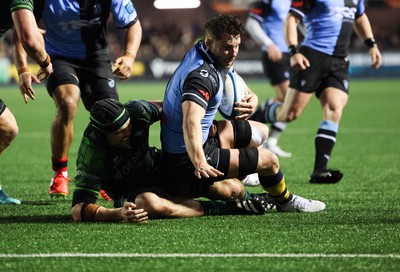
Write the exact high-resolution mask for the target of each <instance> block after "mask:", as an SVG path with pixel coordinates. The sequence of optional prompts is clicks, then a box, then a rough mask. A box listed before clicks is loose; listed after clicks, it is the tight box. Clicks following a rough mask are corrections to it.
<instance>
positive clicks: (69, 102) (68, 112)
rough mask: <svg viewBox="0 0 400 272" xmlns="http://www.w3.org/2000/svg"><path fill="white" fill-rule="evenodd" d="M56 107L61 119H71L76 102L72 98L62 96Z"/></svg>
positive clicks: (73, 115) (76, 105) (75, 110)
mask: <svg viewBox="0 0 400 272" xmlns="http://www.w3.org/2000/svg"><path fill="white" fill-rule="evenodd" d="M57 109H58V112H59V114H60V115H61V116H62V118H63V119H65V120H67V119H73V118H74V117H75V114H76V112H77V110H78V103H77V102H76V101H75V100H74V99H73V98H64V99H62V100H61V101H60V102H59V103H57Z"/></svg>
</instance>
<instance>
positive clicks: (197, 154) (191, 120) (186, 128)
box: [182, 100, 223, 179]
mask: <svg viewBox="0 0 400 272" xmlns="http://www.w3.org/2000/svg"><path fill="white" fill-rule="evenodd" d="M182 112H183V124H182V128H183V136H184V140H185V146H186V151H187V153H188V154H189V157H190V160H191V161H192V164H193V165H194V168H195V170H194V174H195V176H196V177H197V178H199V179H201V178H209V177H217V176H218V175H223V173H221V172H220V171H218V170H217V169H215V168H214V167H212V166H211V165H209V164H208V163H207V160H206V156H205V155H204V150H203V141H202V131H201V119H202V118H203V117H204V114H205V110H204V108H203V107H201V106H200V105H198V104H197V103H195V102H193V101H190V100H186V101H184V102H183V103H182Z"/></svg>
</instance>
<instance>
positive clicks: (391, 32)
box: [0, 0, 400, 84]
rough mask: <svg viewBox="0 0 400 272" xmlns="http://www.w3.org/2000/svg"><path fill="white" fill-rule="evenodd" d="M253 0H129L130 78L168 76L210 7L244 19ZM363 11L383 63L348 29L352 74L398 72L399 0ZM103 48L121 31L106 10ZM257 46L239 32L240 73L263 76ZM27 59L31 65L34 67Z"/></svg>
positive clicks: (7, 78) (0, 69) (4, 58)
mask: <svg viewBox="0 0 400 272" xmlns="http://www.w3.org/2000/svg"><path fill="white" fill-rule="evenodd" d="M253 1H254V0H194V2H195V5H196V4H197V6H198V7H197V8H185V9H176V8H173V9H157V8H156V7H155V6H156V5H157V3H156V2H158V3H161V4H162V2H167V4H168V3H169V4H172V3H173V4H179V3H184V4H188V3H189V2H190V1H189V0H164V1H163V0H152V1H149V0H133V3H134V5H135V7H136V9H137V11H138V14H139V18H140V20H141V24H142V28H143V38H142V43H141V47H140V50H139V52H138V57H137V59H136V63H135V67H134V72H133V73H134V74H133V77H132V79H131V80H135V79H146V80H152V79H164V80H165V79H168V78H169V76H170V75H171V73H172V72H173V71H174V69H175V67H176V66H177V65H178V63H179V60H180V59H181V58H182V57H183V54H184V53H185V52H186V51H187V49H189V48H190V46H192V44H193V43H194V42H195V41H196V40H197V39H198V38H200V37H201V35H202V30H203V24H204V22H205V21H206V20H207V18H209V17H210V16H211V15H213V14H215V13H230V14H237V16H239V18H241V19H242V21H243V22H245V21H246V18H247V14H248V9H249V6H250V4H251V3H252V2H253ZM365 4H366V8H367V10H366V13H367V15H368V17H369V19H370V21H371V24H372V27H373V31H374V34H375V38H376V40H377V42H378V45H379V47H380V49H381V51H382V53H383V66H382V67H381V69H379V70H377V71H373V70H372V69H371V68H370V66H369V64H370V60H369V56H368V53H367V48H366V47H365V45H364V44H363V42H362V41H361V40H360V39H358V37H356V35H355V34H354V35H353V39H352V42H351V54H350V56H349V58H350V62H351V74H352V77H398V76H399V75H400V16H399V15H400V0H365ZM108 28H109V31H108V41H109V51H110V54H111V56H112V57H113V58H115V57H116V56H119V55H121V54H122V53H123V48H122V47H121V45H122V40H123V31H118V30H116V29H115V27H114V24H113V22H112V16H110V18H109V25H108ZM10 44H11V31H9V32H8V33H7V35H6V37H5V38H4V39H2V40H1V41H0V84H10V83H14V82H15V80H16V79H17V75H16V70H15V67H14V65H13V63H12V51H11V45H10ZM259 56H260V51H259V46H258V45H257V44H256V43H255V42H254V41H253V40H252V39H251V38H250V37H249V35H248V34H245V35H244V36H243V41H242V45H241V51H240V54H239V57H238V59H237V61H236V64H235V68H236V70H237V71H238V72H239V73H240V74H241V75H242V76H243V77H245V78H257V77H261V78H263V77H264V76H263V73H262V66H261V63H260V61H259ZM35 69H37V67H36V65H34V64H32V67H31V70H32V71H35Z"/></svg>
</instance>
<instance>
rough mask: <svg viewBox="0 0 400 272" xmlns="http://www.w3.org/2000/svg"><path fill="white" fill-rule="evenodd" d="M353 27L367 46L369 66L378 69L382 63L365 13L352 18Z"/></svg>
mask: <svg viewBox="0 0 400 272" xmlns="http://www.w3.org/2000/svg"><path fill="white" fill-rule="evenodd" d="M353 29H354V31H355V32H356V34H357V36H358V37H360V39H362V40H363V41H364V43H365V44H366V45H367V46H368V48H369V55H370V56H371V66H372V67H373V68H375V69H378V68H379V67H380V66H381V64H382V56H381V53H380V51H379V49H378V46H377V44H376V42H375V39H374V34H373V33H372V28H371V24H370V22H369V19H368V17H367V15H366V14H365V13H363V14H362V15H361V16H360V17H358V18H356V19H355V20H354V24H353Z"/></svg>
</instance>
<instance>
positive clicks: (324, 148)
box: [314, 120, 339, 171]
mask: <svg viewBox="0 0 400 272" xmlns="http://www.w3.org/2000/svg"><path fill="white" fill-rule="evenodd" d="M338 128H339V125H338V124H337V123H334V122H332V121H328V120H324V121H322V122H321V125H320V127H319V129H318V132H317V135H316V136H315V162H314V171H315V170H318V169H326V168H327V165H328V161H329V158H330V156H331V153H332V150H333V147H334V145H335V142H336V135H337V132H338Z"/></svg>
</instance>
